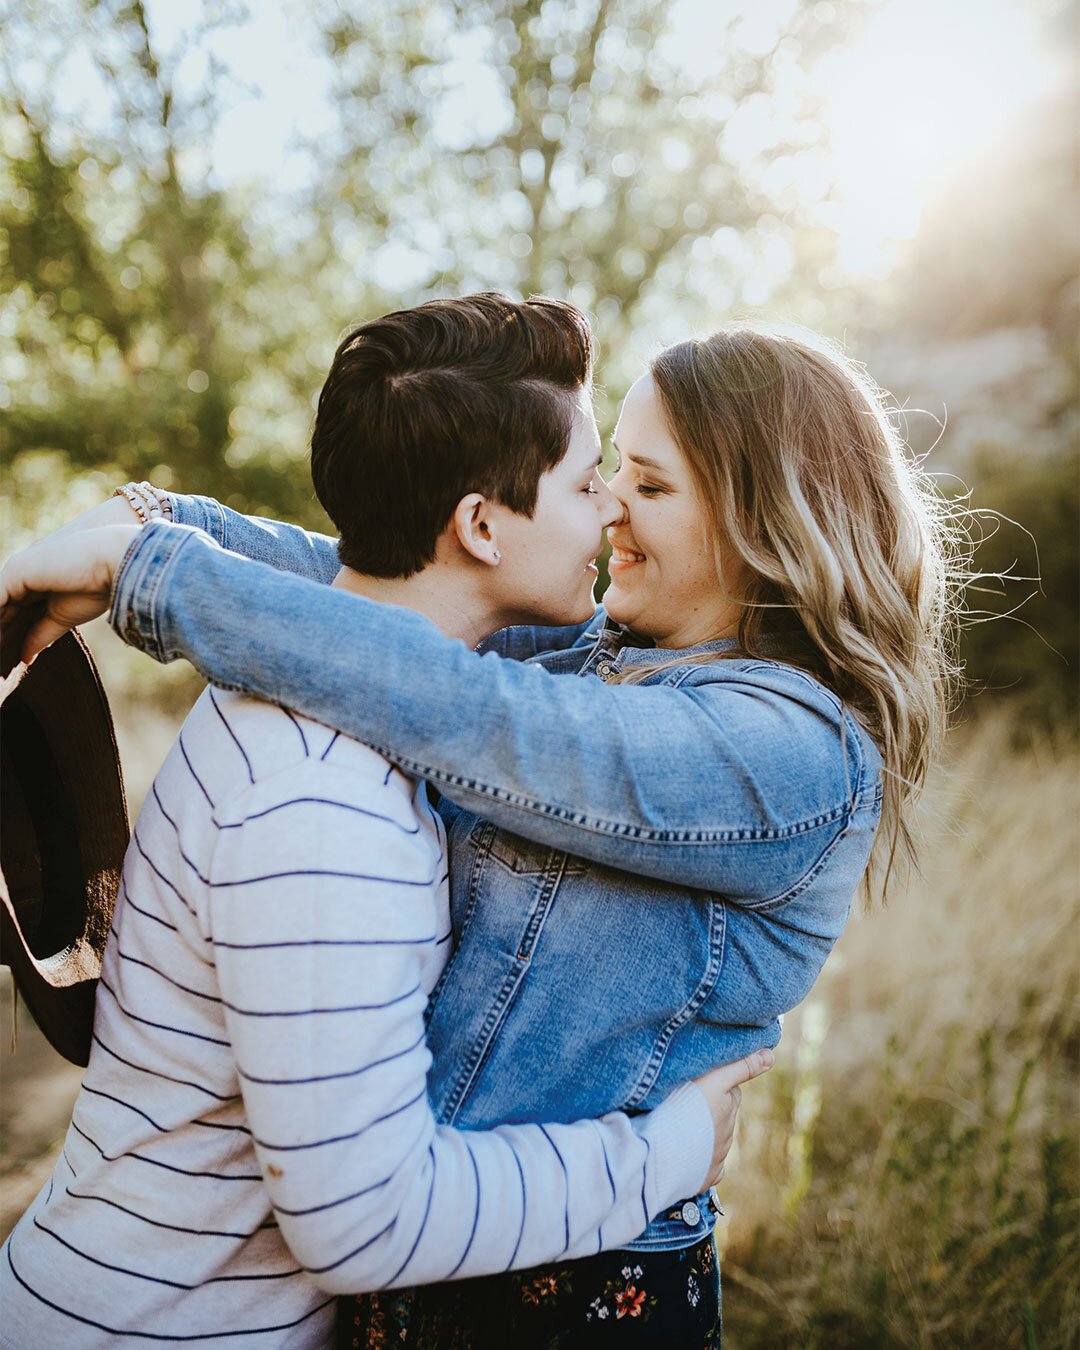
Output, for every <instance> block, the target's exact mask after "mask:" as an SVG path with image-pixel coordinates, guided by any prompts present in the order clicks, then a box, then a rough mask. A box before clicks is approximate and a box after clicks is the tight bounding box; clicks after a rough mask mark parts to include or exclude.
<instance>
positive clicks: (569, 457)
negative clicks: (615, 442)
mask: <svg viewBox="0 0 1080 1350" xmlns="http://www.w3.org/2000/svg"><path fill="white" fill-rule="evenodd" d="M599 454H600V431H599V429H598V427H597V425H596V416H595V414H594V413H593V407H592V400H591V399H590V398H589V396H588V394H587V393H586V392H585V391H584V390H582V391H581V393H580V394H579V395H578V396H577V397H576V399H575V411H574V424H573V427H572V428H571V431H570V444H569V445H568V446H567V450H566V454H565V455H564V456H563V460H562V463H563V464H568V465H571V466H573V467H574V468H575V469H576V468H588V467H589V466H590V465H592V464H595V463H596V461H597V458H598V457H599Z"/></svg>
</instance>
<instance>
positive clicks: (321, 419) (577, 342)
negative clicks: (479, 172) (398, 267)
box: [311, 292, 593, 577]
mask: <svg viewBox="0 0 1080 1350" xmlns="http://www.w3.org/2000/svg"><path fill="white" fill-rule="evenodd" d="M592 359H593V349H592V333H591V330H590V328H589V322H588V319H587V318H586V317H585V315H584V314H582V312H581V311H580V310H578V309H575V308H574V306H573V305H568V304H565V303H564V302H562V301H560V300H551V299H548V298H546V297H544V296H533V297H531V298H530V299H529V300H526V301H524V302H522V303H519V302H516V301H514V300H511V299H509V298H508V297H507V296H504V295H500V294H498V293H496V292H483V293H481V294H478V295H469V296H464V297H462V298H461V299H459V300H431V301H428V302H427V303H426V304H423V305H417V306H415V307H414V308H413V309H403V310H399V311H397V312H396V313H393V314H386V315H384V316H383V317H382V318H381V319H373V320H372V321H371V322H370V323H365V324H361V325H360V327H358V328H355V329H353V330H352V332H350V333H349V334H348V335H347V336H346V337H345V338H344V339H343V341H342V342H341V344H340V346H339V347H338V349H337V353H336V354H335V356H334V362H333V365H332V366H331V367H330V373H329V375H328V376H327V378H326V383H325V384H324V385H323V388H322V393H321V394H320V395H319V406H318V412H317V414H316V417H315V429H314V431H313V433H312V437H311V476H312V479H313V480H314V483H315V491H316V493H317V495H318V498H319V501H320V502H321V503H322V505H323V507H324V509H325V510H326V512H327V514H328V515H329V516H330V518H331V520H333V522H334V524H335V525H336V526H337V528H338V531H339V532H340V535H341V541H340V543H339V545H338V555H339V557H340V559H341V562H342V564H343V565H344V566H346V567H351V568H353V569H354V570H356V571H358V572H363V573H365V574H366V575H368V576H377V577H407V576H411V575H413V574H414V573H415V572H419V571H420V570H421V569H422V568H423V567H425V566H426V565H427V564H428V563H430V562H431V561H432V560H433V559H434V557H435V545H436V541H437V540H438V537H439V535H440V534H441V533H442V531H443V530H444V529H445V528H446V525H447V523H448V521H449V520H450V518H451V516H452V515H453V512H454V508H455V507H456V506H457V504H458V502H459V501H460V500H461V498H462V497H464V496H465V495H466V494H467V493H469V492H482V493H483V494H484V495H485V496H486V497H490V498H492V499H493V500H494V501H497V502H500V503H501V504H502V505H504V506H506V507H508V508H509V509H510V510H512V511H517V512H520V513H521V514H522V515H526V516H531V515H532V512H533V511H534V510H535V508H536V497H537V491H538V488H539V482H540V478H541V476H542V475H543V474H544V473H546V472H548V471H549V470H550V469H553V468H554V467H555V465H556V464H558V463H559V461H560V460H561V459H562V458H563V456H564V455H565V454H566V450H567V447H568V445H569V443H570V433H571V431H572V429H573V422H574V415H575V406H576V404H575V395H576V394H577V393H578V391H579V390H582V389H585V390H588V389H589V388H590V385H591V380H592Z"/></svg>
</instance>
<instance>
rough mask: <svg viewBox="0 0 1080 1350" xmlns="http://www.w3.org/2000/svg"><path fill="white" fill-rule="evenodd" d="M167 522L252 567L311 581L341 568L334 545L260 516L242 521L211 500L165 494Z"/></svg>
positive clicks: (319, 536) (333, 541)
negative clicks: (210, 541)
mask: <svg viewBox="0 0 1080 1350" xmlns="http://www.w3.org/2000/svg"><path fill="white" fill-rule="evenodd" d="M169 497H170V500H171V501H172V508H173V520H175V521H177V522H178V523H179V524H181V525H193V526H194V527H195V528H196V529H197V530H203V531H205V532H206V533H207V534H208V535H209V536H210V538H211V539H213V540H214V541H215V542H216V543H218V544H220V545H221V547H222V548H227V549H230V550H231V551H232V552H233V553H239V554H241V555H242V556H243V557H245V558H253V559H254V560H255V561H256V562H265V563H269V564H270V566H271V567H276V568H277V569H278V571H280V572H294V573H295V574H296V575H297V576H300V577H310V578H311V580H313V581H326V582H330V581H333V579H334V577H336V576H337V574H338V572H339V570H340V568H341V563H340V562H339V561H338V555H337V540H336V539H331V538H330V537H329V536H328V535H325V534H316V533H314V532H313V531H311V530H302V529H301V528H300V526H299V525H285V524H283V523H282V522H281V521H280V520H267V519H265V518H264V517H263V516H242V515H241V514H240V512H239V511H233V510H230V508H229V507H227V506H222V504H221V503H220V502H217V501H215V500H214V499H213V497H195V496H189V495H185V494H182V493H178V492H172V493H170V494H169Z"/></svg>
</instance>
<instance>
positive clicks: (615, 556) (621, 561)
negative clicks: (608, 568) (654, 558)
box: [611, 544, 645, 567]
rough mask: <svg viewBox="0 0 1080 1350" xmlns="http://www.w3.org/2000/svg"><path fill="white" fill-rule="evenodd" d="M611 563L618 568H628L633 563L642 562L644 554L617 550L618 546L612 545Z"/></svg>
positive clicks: (624, 549)
mask: <svg viewBox="0 0 1080 1350" xmlns="http://www.w3.org/2000/svg"><path fill="white" fill-rule="evenodd" d="M611 561H612V563H613V564H615V565H616V566H619V567H630V566H632V565H633V564H634V563H640V562H644V561H645V554H644V553H634V552H633V551H632V550H631V549H628V548H619V547H618V545H614V544H613V545H612V548H611Z"/></svg>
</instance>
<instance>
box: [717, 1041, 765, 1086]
mask: <svg viewBox="0 0 1080 1350" xmlns="http://www.w3.org/2000/svg"><path fill="white" fill-rule="evenodd" d="M775 1058H776V1056H775V1055H774V1054H773V1052H772V1051H771V1050H755V1051H754V1052H753V1054H750V1055H744V1056H743V1058H742V1059H738V1060H736V1061H735V1063H734V1064H723V1065H721V1066H720V1068H719V1069H714V1070H713V1072H712V1074H711V1075H710V1079H711V1082H712V1084H713V1086H714V1087H716V1088H718V1089H719V1090H720V1091H724V1090H728V1091H730V1089H731V1088H734V1087H738V1085H739V1084H740V1083H749V1082H750V1080H751V1079H752V1078H759V1077H760V1076H761V1075H762V1074H763V1073H767V1072H768V1070H769V1069H771V1068H772V1066H773V1063H774V1061H775Z"/></svg>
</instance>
